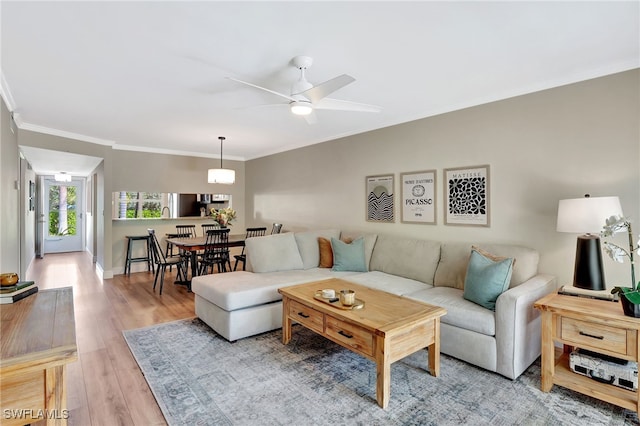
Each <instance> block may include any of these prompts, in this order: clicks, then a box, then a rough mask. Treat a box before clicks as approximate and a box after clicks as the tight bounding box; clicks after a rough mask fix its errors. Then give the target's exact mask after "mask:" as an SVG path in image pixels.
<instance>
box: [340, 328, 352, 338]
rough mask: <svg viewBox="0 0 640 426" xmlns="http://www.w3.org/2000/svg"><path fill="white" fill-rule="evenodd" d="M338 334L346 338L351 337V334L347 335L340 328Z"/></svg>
mask: <svg viewBox="0 0 640 426" xmlns="http://www.w3.org/2000/svg"><path fill="white" fill-rule="evenodd" d="M338 334H340V335H342V336H344V337H346V338H347V339H351V338H353V336H352V335H349V334H347V333H345V332H344V331H342V330H340V331H338Z"/></svg>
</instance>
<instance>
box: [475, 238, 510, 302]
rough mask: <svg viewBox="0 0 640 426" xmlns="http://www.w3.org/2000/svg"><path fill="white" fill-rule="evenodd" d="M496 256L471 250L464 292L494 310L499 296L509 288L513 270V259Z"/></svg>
mask: <svg viewBox="0 0 640 426" xmlns="http://www.w3.org/2000/svg"><path fill="white" fill-rule="evenodd" d="M495 258H496V257H495V256H490V257H487V256H485V255H483V254H482V253H480V252H478V251H476V250H471V255H470V256H469V265H468V267H467V275H466V278H465V281H464V293H463V296H464V298H465V299H467V300H469V301H471V302H474V303H477V304H478V305H480V306H484V307H485V308H487V309H491V310H492V311H495V310H496V300H498V296H500V295H501V294H502V293H503V292H504V291H505V290H506V289H507V288H509V282H510V281H511V273H512V271H513V259H511V258H506V259H505V258H501V259H502V260H494V259H495Z"/></svg>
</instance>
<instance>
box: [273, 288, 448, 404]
mask: <svg viewBox="0 0 640 426" xmlns="http://www.w3.org/2000/svg"><path fill="white" fill-rule="evenodd" d="M329 288H332V289H334V290H336V292H338V291H340V290H343V289H350V290H355V292H356V298H357V299H359V300H362V301H363V302H364V307H363V308H362V309H357V310H343V309H340V308H339V307H336V306H331V305H328V304H327V303H325V302H323V301H320V300H316V299H315V298H314V294H315V293H316V291H318V290H321V289H329ZM278 292H280V294H282V304H283V306H282V343H284V344H285V345H286V344H287V343H289V341H290V340H291V324H292V322H294V321H295V322H297V323H300V324H301V325H303V326H305V327H307V328H309V329H310V330H313V331H315V332H316V333H318V334H320V335H322V336H324V337H326V338H327V339H329V340H332V341H334V342H336V343H337V344H339V345H341V346H344V347H345V348H347V349H350V350H351V351H353V352H355V353H357V354H359V355H362V356H364V357H365V358H368V359H370V360H372V361H374V362H375V363H376V372H377V381H376V399H377V401H378V405H380V406H381V407H382V408H387V406H388V404H389V395H390V390H391V364H392V363H393V362H396V361H398V360H400V359H402V358H404V357H406V356H407V355H410V354H412V353H414V352H416V351H418V350H420V349H422V348H429V361H428V365H429V372H430V373H431V375H433V376H436V377H437V376H438V375H439V374H440V317H441V316H443V315H445V314H446V313H447V311H446V310H445V309H444V308H441V307H438V306H433V305H428V304H426V303H423V302H419V301H416V300H412V299H408V298H405V297H400V296H396V295H394V294H391V293H386V292H384V291H379V290H374V289H371V288H368V287H364V286H361V285H358V284H355V283H351V282H348V281H345V280H342V279H338V278H332V279H328V280H323V281H316V282H312V283H307V284H302V285H297V286H292V287H285V288H281V289H279V290H278Z"/></svg>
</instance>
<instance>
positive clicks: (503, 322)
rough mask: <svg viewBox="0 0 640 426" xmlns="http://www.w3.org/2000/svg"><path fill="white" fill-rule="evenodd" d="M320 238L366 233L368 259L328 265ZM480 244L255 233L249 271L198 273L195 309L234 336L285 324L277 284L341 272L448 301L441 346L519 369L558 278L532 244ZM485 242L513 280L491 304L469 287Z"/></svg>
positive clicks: (500, 369)
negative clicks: (542, 266)
mask: <svg viewBox="0 0 640 426" xmlns="http://www.w3.org/2000/svg"><path fill="white" fill-rule="evenodd" d="M319 238H322V239H325V240H326V241H333V242H334V243H335V244H338V241H339V240H338V239H341V240H345V241H353V243H352V244H353V245H354V247H355V246H356V242H357V243H358V244H359V245H360V246H361V247H363V256H364V260H363V261H364V265H361V266H358V265H356V267H350V266H349V261H347V262H346V266H345V264H344V262H342V263H341V262H338V263H337V264H336V265H334V267H333V268H323V267H319V265H320V263H321V260H322V259H321V248H320V245H319ZM332 239H333V240H332ZM320 241H322V240H320ZM472 246H474V244H471V243H459V242H455V243H446V242H438V241H430V240H422V239H413V238H402V237H394V236H387V235H373V234H364V235H358V234H357V233H348V232H340V231H339V230H320V231H305V232H295V233H292V232H290V233H284V234H278V235H270V236H265V237H257V238H251V239H248V240H247V241H246V254H247V270H246V271H238V272H230V273H224V274H217V273H216V274H211V275H204V276H199V277H195V278H194V279H193V281H192V290H193V292H194V293H195V313H196V315H197V316H198V317H199V318H201V319H202V320H203V321H204V322H205V323H207V324H208V325H209V326H210V327H211V328H213V329H214V330H215V331H216V332H217V333H219V334H220V335H222V336H223V337H225V338H226V339H228V340H230V341H234V340H237V339H241V338H243V337H247V336H251V335H254V334H258V333H262V332H266V331H270V330H274V329H277V328H279V327H281V326H282V301H281V297H280V294H279V293H278V291H277V290H278V288H280V287H284V286H290V285H295V284H301V283H305V282H311V281H318V280H322V279H326V278H331V277H341V278H343V279H346V280H349V281H352V282H355V283H358V284H362V285H365V286H369V287H372V288H376V289H379V290H383V291H386V292H389V293H393V294H397V295H401V296H403V297H408V298H411V299H415V300H420V301H423V302H426V303H429V304H434V305H438V306H441V307H443V308H445V309H446V310H447V314H446V315H445V316H443V317H442V318H441V329H440V331H441V335H440V339H441V352H442V353H445V354H448V355H451V356H453V357H456V358H459V359H461V360H464V361H466V362H469V363H471V364H474V365H477V366H479V367H481V368H484V369H486V370H489V371H494V372H497V373H499V374H501V375H503V376H505V377H508V378H510V379H515V378H517V377H518V376H519V375H520V374H522V372H523V371H524V370H525V369H526V368H527V367H528V366H529V365H531V363H532V362H533V361H534V360H535V359H536V358H537V357H538V356H539V355H540V333H541V327H540V317H539V313H538V311H537V310H536V309H534V308H533V303H534V302H535V301H536V300H538V299H540V298H541V297H543V296H544V295H546V294H548V293H550V292H553V291H555V290H556V283H555V278H554V277H553V276H550V275H546V274H540V273H538V259H539V256H538V253H537V252H536V251H535V250H533V249H530V248H526V247H520V246H515V245H504V244H475V246H477V248H475V249H474V250H472ZM340 250H342V249H340ZM476 250H479V251H480V252H481V253H483V254H485V255H488V256H489V257H491V256H496V257H495V258H493V257H492V258H491V260H486V259H485V258H484V257H482V256H481V257H480V260H481V261H486V262H489V263H492V262H494V261H495V262H496V263H500V264H501V265H502V264H504V265H505V267H506V268H507V269H505V270H508V272H509V273H508V275H507V282H506V283H505V286H504V290H503V291H501V292H500V293H499V296H496V297H497V299H495V298H494V299H495V300H494V302H493V303H492V304H490V305H489V307H485V306H481V305H479V304H478V303H476V302H474V301H471V300H468V298H469V297H470V296H469V294H465V289H464V286H465V280H469V277H468V276H467V272H468V269H469V270H470V268H471V262H470V259H471V254H472V252H475V251H476ZM483 250H484V251H483ZM322 253H323V254H324V251H323V252H322ZM487 253H491V254H490V255H489V254H487ZM473 254H474V255H477V253H473ZM333 256H334V257H336V256H337V253H333ZM504 259H506V260H504ZM336 260H338V261H340V259H336ZM356 263H357V262H356ZM474 264H475V262H474ZM336 266H338V267H337V268H336ZM334 269H343V270H334ZM344 269H346V270H344ZM349 269H353V270H349ZM474 274H475V272H474ZM469 275H471V273H469ZM468 286H469V287H470V284H468ZM467 293H469V289H467ZM465 297H467V298H465ZM491 308H494V309H495V310H493V309H491Z"/></svg>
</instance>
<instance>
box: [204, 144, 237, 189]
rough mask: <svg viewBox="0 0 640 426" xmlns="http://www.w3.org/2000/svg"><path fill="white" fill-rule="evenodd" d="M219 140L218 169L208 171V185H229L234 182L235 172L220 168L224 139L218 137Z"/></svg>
mask: <svg viewBox="0 0 640 426" xmlns="http://www.w3.org/2000/svg"><path fill="white" fill-rule="evenodd" d="M218 139H220V168H219V169H209V178H208V182H209V183H222V184H225V185H231V184H232V183H234V182H235V181H236V171H235V170H231V169H223V168H222V142H223V141H224V140H225V139H226V138H225V137H224V136H218Z"/></svg>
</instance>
